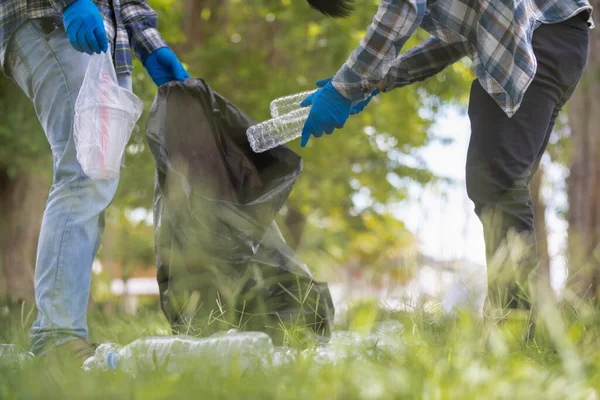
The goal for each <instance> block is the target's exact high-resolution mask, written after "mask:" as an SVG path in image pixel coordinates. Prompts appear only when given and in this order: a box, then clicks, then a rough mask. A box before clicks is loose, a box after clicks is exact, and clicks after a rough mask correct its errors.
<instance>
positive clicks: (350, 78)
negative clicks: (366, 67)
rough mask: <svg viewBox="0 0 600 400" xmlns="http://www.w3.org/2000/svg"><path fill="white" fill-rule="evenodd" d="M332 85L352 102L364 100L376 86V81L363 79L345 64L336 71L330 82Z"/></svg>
mask: <svg viewBox="0 0 600 400" xmlns="http://www.w3.org/2000/svg"><path fill="white" fill-rule="evenodd" d="M331 83H332V84H333V87H335V89H336V90H337V91H338V92H339V93H340V94H341V95H342V96H344V97H345V98H347V99H350V100H351V101H352V103H356V102H358V101H362V100H365V99H366V98H367V97H369V96H370V95H371V93H372V92H373V90H375V88H377V83H374V82H371V81H369V80H366V79H363V78H362V77H360V76H359V75H358V74H356V73H355V72H354V71H352V70H351V69H350V68H348V67H347V66H346V65H344V66H343V67H342V69H340V70H339V71H338V73H337V74H336V75H335V76H334V77H333V80H332V82H331Z"/></svg>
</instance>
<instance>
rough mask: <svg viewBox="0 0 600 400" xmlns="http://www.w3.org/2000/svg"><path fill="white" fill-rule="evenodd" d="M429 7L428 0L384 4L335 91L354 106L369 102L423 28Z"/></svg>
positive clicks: (396, 0) (339, 75)
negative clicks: (374, 91) (365, 101)
mask: <svg viewBox="0 0 600 400" xmlns="http://www.w3.org/2000/svg"><path fill="white" fill-rule="evenodd" d="M426 6H427V1H426V0H382V2H381V5H380V6H379V10H378V11H377V14H376V15H375V17H374V18H373V22H372V23H371V26H370V27H369V30H368V31H367V34H366V35H365V37H364V38H363V39H362V40H361V42H360V44H359V45H358V48H357V49H356V50H355V51H354V52H353V53H352V55H351V56H350V58H349V59H348V61H346V63H345V64H344V65H343V66H342V68H341V69H340V70H339V71H338V73H337V74H336V75H335V77H334V78H333V82H332V83H333V86H334V87H335V89H336V90H337V91H338V92H339V93H340V94H341V95H343V96H344V97H346V98H348V99H350V100H351V101H353V102H356V101H360V100H364V99H365V98H367V97H368V96H369V95H370V94H371V92H372V91H373V90H374V89H375V88H376V87H377V85H378V84H379V82H381V81H382V80H383V79H384V78H385V76H386V75H387V73H388V70H389V69H390V67H391V66H392V65H393V62H394V60H396V58H397V57H398V53H400V50H401V49H402V46H404V44H405V43H406V41H407V40H408V39H409V38H410V36H411V35H412V34H413V32H414V31H415V30H416V29H417V28H418V27H419V25H420V24H421V21H422V20H423V16H424V14H425V9H426Z"/></svg>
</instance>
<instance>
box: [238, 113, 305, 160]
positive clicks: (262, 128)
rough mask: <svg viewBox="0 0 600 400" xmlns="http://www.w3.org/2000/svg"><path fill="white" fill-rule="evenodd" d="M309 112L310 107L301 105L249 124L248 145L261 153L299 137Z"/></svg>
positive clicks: (247, 132)
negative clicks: (256, 123)
mask: <svg viewBox="0 0 600 400" xmlns="http://www.w3.org/2000/svg"><path fill="white" fill-rule="evenodd" d="M309 113H310V108H309V107H303V108H300V109H298V110H295V111H292V112H290V113H288V114H285V115H282V116H280V117H277V118H273V119H270V120H268V121H265V122H262V123H260V124H258V125H254V126H251V127H250V128H248V130H247V131H246V135H247V136H248V142H250V147H252V150H253V151H254V152H255V153H262V152H264V151H267V150H270V149H273V148H275V147H277V146H281V145H282V144H285V143H287V142H290V141H292V140H294V139H297V138H299V137H300V135H302V128H303V126H304V122H306V119H307V118H308V114H309Z"/></svg>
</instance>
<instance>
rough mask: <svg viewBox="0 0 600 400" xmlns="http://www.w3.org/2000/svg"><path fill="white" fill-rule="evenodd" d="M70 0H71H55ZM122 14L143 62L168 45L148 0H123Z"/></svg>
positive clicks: (138, 56) (133, 46)
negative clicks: (159, 30)
mask: <svg viewBox="0 0 600 400" xmlns="http://www.w3.org/2000/svg"><path fill="white" fill-rule="evenodd" d="M55 1H69V0H55ZM121 16H122V18H123V24H124V25H125V29H127V34H128V35H129V42H130V43H131V48H132V49H133V52H134V53H135V55H136V56H137V58H139V60H140V61H141V62H142V63H145V62H146V59H147V58H148V56H149V55H150V54H152V53H154V52H155V51H156V50H158V49H160V48H163V47H167V43H166V42H165V41H164V40H163V39H162V37H161V36H160V33H159V32H158V30H157V29H156V27H157V24H158V17H157V15H156V12H155V11H154V10H153V9H152V8H151V7H150V6H149V5H148V4H147V2H146V0H122V1H121Z"/></svg>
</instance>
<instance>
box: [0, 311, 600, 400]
mask: <svg viewBox="0 0 600 400" xmlns="http://www.w3.org/2000/svg"><path fill="white" fill-rule="evenodd" d="M17 314H18V315H14V316H10V317H8V316H5V317H2V319H1V320H0V321H1V324H2V325H1V326H0V327H1V331H0V342H3V343H7V342H11V343H19V344H21V345H26V343H27V330H28V328H29V325H30V324H31V319H32V317H33V316H32V315H28V313H27V312H23V313H17ZM389 318H394V319H397V320H399V321H401V322H402V323H403V325H404V327H405V329H404V332H403V333H402V335H400V336H398V338H397V340H398V341H401V342H402V343H403V344H404V346H403V350H402V351H401V352H398V354H391V353H390V352H386V351H373V349H369V348H364V349H360V350H359V352H361V353H362V356H361V357H357V358H354V359H347V360H341V361H339V362H338V363H336V364H335V365H324V366H319V365H318V364H317V363H315V362H314V360H312V356H311V353H310V351H309V352H308V353H307V356H306V357H303V358H301V359H299V360H298V361H296V362H293V363H291V364H289V365H285V366H282V367H277V368H270V369H267V370H263V369H256V370H253V371H249V372H248V371H246V372H244V371H241V370H240V369H239V368H235V366H234V367H233V368H230V369H229V370H228V371H221V370H219V369H214V368H212V369H211V368H209V367H207V366H206V364H205V363H202V362H201V361H200V360H199V361H198V362H197V363H193V364H188V365H186V366H185V368H184V371H183V372H182V373H178V374H167V373H165V372H164V371H157V372H153V373H147V374H139V375H138V376H135V377H132V376H130V375H127V374H125V373H123V372H117V373H114V372H100V373H89V372H84V371H82V370H81V369H79V368H77V367H75V366H72V365H63V366H57V365H50V364H48V363H43V362H34V363H32V364H31V365H29V366H27V367H26V368H25V369H23V370H18V371H11V370H9V369H7V368H3V369H0V398H1V399H33V398H40V399H42V398H43V399H144V400H147V399H188V398H189V399H225V398H236V399H237V398H239V399H312V398H315V399H318V398H321V397H322V398H325V399H528V400H529V399H565V398H569V399H590V400H591V399H597V398H598V397H597V395H596V394H595V393H596V392H599V393H600V334H599V333H600V311H598V310H595V309H593V308H591V307H578V308H574V307H567V306H561V307H560V308H554V309H551V310H546V312H545V313H544V314H543V316H542V317H541V318H540V319H541V321H539V322H538V325H537V329H536V336H535V338H534V340H532V341H530V342H528V343H525V342H523V341H522V340H521V338H522V336H523V332H524V330H525V323H524V320H523V319H520V318H515V317H512V316H509V318H508V319H507V320H506V321H505V322H503V323H501V324H498V323H497V321H493V320H490V319H484V321H476V320H473V319H471V318H470V317H469V316H468V315H466V314H465V315H459V316H458V317H456V318H447V317H436V316H435V315H432V314H426V313H422V312H416V313H412V314H397V315H390V314H389V313H382V312H381V311H379V310H375V309H373V308H371V307H362V308H359V309H357V310H355V312H353V313H352V319H351V320H349V321H348V322H347V323H346V324H345V325H344V326H341V327H340V329H350V328H351V329H354V330H357V331H359V332H368V331H369V326H370V325H371V323H372V322H373V321H375V320H377V319H384V320H385V319H389ZM89 324H90V328H91V333H90V335H91V340H92V341H101V342H106V341H111V342H117V343H121V344H127V343H129V342H131V341H132V340H134V339H136V338H139V337H142V336H148V335H165V334H168V332H169V330H168V325H167V323H166V321H165V320H164V319H163V318H162V317H161V316H160V315H159V314H158V313H155V312H146V313H144V314H141V315H138V316H137V317H135V318H133V317H129V318H126V317H114V316H111V317H109V316H105V315H101V314H97V313H92V314H91V315H90V317H89Z"/></svg>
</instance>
